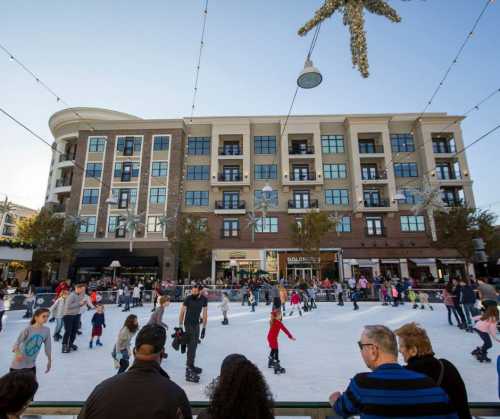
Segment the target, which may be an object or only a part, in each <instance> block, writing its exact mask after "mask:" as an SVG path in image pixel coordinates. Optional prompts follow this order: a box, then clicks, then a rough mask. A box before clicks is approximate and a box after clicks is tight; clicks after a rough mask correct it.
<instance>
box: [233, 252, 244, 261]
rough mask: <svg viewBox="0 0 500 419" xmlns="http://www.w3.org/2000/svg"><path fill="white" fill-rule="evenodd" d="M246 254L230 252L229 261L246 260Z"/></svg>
mask: <svg viewBox="0 0 500 419" xmlns="http://www.w3.org/2000/svg"><path fill="white" fill-rule="evenodd" d="M246 257H247V254H246V252H231V253H229V259H246Z"/></svg>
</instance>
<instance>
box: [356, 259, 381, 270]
mask: <svg viewBox="0 0 500 419" xmlns="http://www.w3.org/2000/svg"><path fill="white" fill-rule="evenodd" d="M377 263H378V259H359V260H358V264H359V267H360V268H371V267H373V266H375V265H376V264H377Z"/></svg>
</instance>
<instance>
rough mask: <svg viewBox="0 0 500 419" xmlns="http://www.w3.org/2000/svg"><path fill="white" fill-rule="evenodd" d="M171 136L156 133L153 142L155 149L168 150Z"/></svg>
mask: <svg viewBox="0 0 500 419" xmlns="http://www.w3.org/2000/svg"><path fill="white" fill-rule="evenodd" d="M169 142H170V138H169V137H168V136H167V135H155V136H154V142H153V150H154V151H162V150H168V146H169Z"/></svg>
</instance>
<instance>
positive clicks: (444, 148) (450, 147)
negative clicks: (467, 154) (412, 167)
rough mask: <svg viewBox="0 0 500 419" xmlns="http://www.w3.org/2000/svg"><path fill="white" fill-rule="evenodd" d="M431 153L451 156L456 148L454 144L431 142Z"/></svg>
mask: <svg viewBox="0 0 500 419" xmlns="http://www.w3.org/2000/svg"><path fill="white" fill-rule="evenodd" d="M432 151H433V152H434V154H452V153H456V152H457V147H456V146H455V144H444V143H436V142H433V144H432Z"/></svg>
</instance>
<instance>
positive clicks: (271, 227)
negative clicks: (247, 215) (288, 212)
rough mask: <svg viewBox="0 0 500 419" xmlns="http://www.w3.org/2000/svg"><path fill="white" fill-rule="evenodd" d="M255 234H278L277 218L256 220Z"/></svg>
mask: <svg viewBox="0 0 500 419" xmlns="http://www.w3.org/2000/svg"><path fill="white" fill-rule="evenodd" d="M255 232H256V233H277V232H278V217H265V218H262V217H261V218H258V219H257V222H256V223H255Z"/></svg>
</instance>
